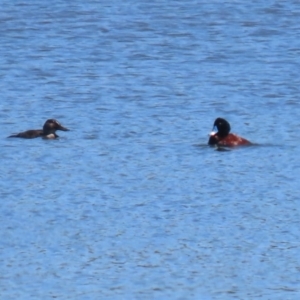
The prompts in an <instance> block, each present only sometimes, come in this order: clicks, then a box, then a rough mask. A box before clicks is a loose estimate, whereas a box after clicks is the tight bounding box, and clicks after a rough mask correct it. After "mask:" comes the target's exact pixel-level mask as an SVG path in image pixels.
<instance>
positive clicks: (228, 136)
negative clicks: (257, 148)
mask: <svg viewBox="0 0 300 300" xmlns="http://www.w3.org/2000/svg"><path fill="white" fill-rule="evenodd" d="M215 127H217V129H218V132H217V133H215V132H212V133H211V134H210V137H209V140H208V145H210V146H223V147H236V146H246V145H251V144H252V143H251V142H250V141H248V140H247V139H245V138H243V137H240V136H238V135H237V134H234V133H230V130H231V127H230V124H229V122H228V121H226V120H225V119H223V118H217V119H216V120H215V122H214V125H213V130H214V129H215Z"/></svg>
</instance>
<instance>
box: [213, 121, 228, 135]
mask: <svg viewBox="0 0 300 300" xmlns="http://www.w3.org/2000/svg"><path fill="white" fill-rule="evenodd" d="M215 127H217V129H218V135H219V136H227V135H228V134H229V132H230V129H231V128H230V124H229V123H228V122H227V121H226V120H225V119H223V118H217V119H216V120H215V123H214V126H213V129H214V128H215Z"/></svg>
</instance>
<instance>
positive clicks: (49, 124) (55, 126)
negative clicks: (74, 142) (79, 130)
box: [9, 119, 69, 139]
mask: <svg viewBox="0 0 300 300" xmlns="http://www.w3.org/2000/svg"><path fill="white" fill-rule="evenodd" d="M56 130H62V131H69V129H68V128H66V127H64V126H62V125H61V124H60V123H59V122H58V121H57V120H55V119H49V120H47V121H46V122H45V124H44V126H43V129H32V130H27V131H23V132H20V133H17V134H13V135H10V136H9V137H10V138H11V137H17V138H23V139H34V138H37V137H42V138H43V139H56V138H58V135H57V134H56Z"/></svg>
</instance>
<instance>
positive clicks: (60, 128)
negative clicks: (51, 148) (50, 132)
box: [57, 125, 70, 131]
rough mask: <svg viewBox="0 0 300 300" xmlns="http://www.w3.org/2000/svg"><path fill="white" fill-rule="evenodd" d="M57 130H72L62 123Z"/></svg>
mask: <svg viewBox="0 0 300 300" xmlns="http://www.w3.org/2000/svg"><path fill="white" fill-rule="evenodd" d="M57 130H61V131H70V129H68V128H67V127H64V126H62V125H59V127H58V128H57Z"/></svg>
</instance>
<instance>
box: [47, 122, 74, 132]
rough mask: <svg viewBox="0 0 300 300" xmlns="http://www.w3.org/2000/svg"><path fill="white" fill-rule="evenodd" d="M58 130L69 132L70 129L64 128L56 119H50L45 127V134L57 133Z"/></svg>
mask: <svg viewBox="0 0 300 300" xmlns="http://www.w3.org/2000/svg"><path fill="white" fill-rule="evenodd" d="M56 130H62V131H69V129H68V128H66V127H64V126H62V125H61V124H60V123H59V122H58V121H56V120H55V119H48V120H47V121H46V122H45V124H44V126H43V132H44V134H50V133H55V131H56Z"/></svg>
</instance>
